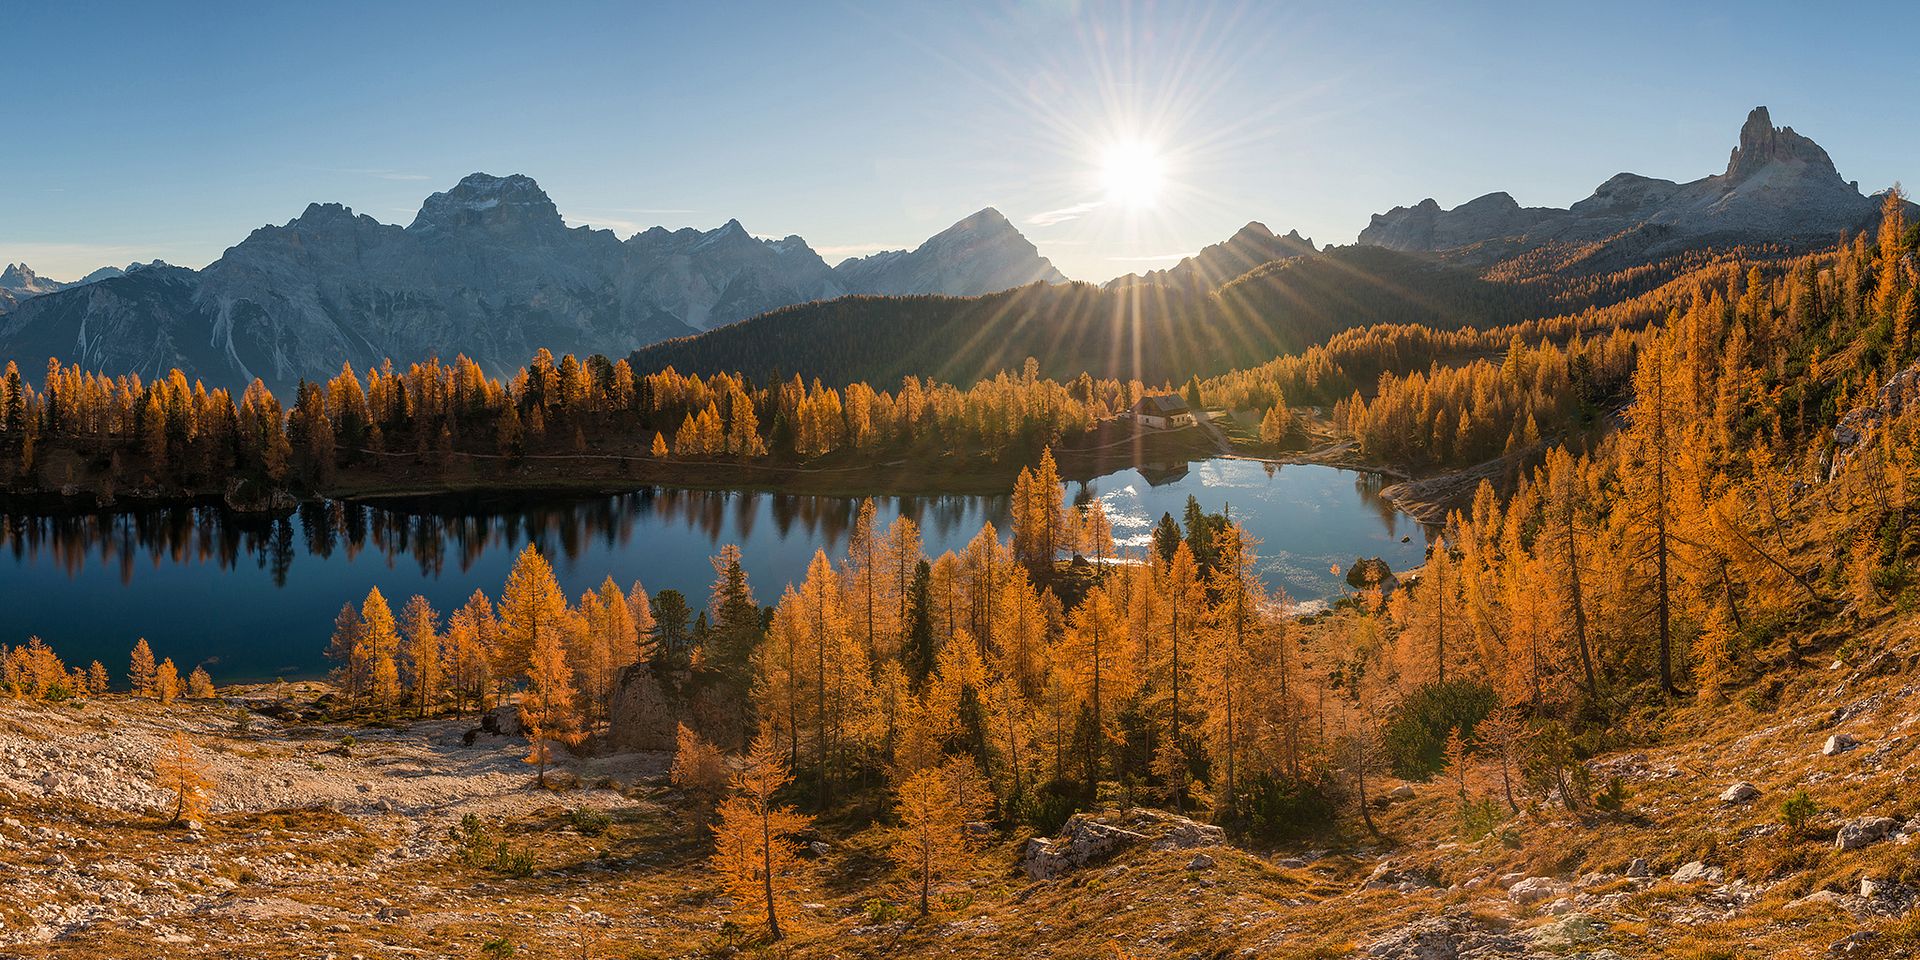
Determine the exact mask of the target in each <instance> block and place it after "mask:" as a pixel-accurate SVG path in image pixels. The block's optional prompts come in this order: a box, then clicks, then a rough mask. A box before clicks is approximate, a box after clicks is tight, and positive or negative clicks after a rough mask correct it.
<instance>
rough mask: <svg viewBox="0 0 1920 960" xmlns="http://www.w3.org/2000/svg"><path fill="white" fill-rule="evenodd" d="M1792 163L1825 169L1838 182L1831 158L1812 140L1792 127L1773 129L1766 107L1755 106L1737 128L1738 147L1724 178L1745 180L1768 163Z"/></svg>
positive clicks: (1729, 162) (1728, 164)
mask: <svg viewBox="0 0 1920 960" xmlns="http://www.w3.org/2000/svg"><path fill="white" fill-rule="evenodd" d="M1773 163H1792V164H1802V165H1805V166H1809V167H1814V168H1817V169H1821V170H1824V171H1825V172H1827V173H1830V174H1832V175H1833V177H1834V178H1835V179H1839V177H1840V174H1839V171H1837V170H1835V169H1834V166H1833V159H1832V158H1830V157H1828V156H1827V151H1826V150H1824V149H1822V148H1821V147H1820V145H1819V144H1817V143H1814V142H1813V141H1812V140H1809V139H1807V138H1806V137H1803V136H1801V135H1800V134H1798V133H1795V132H1793V128H1792V127H1776V126H1774V125H1773V118H1772V117H1771V116H1769V115H1768V114H1767V108H1766V107H1754V108H1753V112H1751V113H1749V114H1747V122H1746V123H1745V124H1743V125H1742V126H1741V127H1740V145H1739V146H1737V147H1734V148H1733V153H1732V154H1731V155H1729V156H1728V157H1727V178H1728V179H1730V180H1744V179H1746V178H1748V177H1750V176H1752V175H1753V174H1755V173H1756V172H1758V171H1760V170H1761V169H1762V168H1764V167H1766V166H1767V165H1768V164H1773Z"/></svg>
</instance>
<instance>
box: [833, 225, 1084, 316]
mask: <svg viewBox="0 0 1920 960" xmlns="http://www.w3.org/2000/svg"><path fill="white" fill-rule="evenodd" d="M833 270H834V276H835V277H837V278H838V279H839V281H840V283H841V285H842V286H843V287H845V288H846V290H847V291H848V292H849V293H874V294H911V293H941V294H947V295H949V296H974V295H977V294H982V293H994V292H996V291H1000V290H1006V289H1010V288H1013V287H1019V286H1025V285H1026V284H1029V283H1033V282H1035V281H1044V282H1047V283H1059V282H1062V281H1064V280H1065V279H1066V277H1064V276H1063V275H1061V273H1060V271H1058V270H1056V269H1054V266H1053V263H1052V262H1051V261H1049V260H1048V259H1047V258H1046V257H1043V256H1041V255H1040V251H1039V250H1038V249H1036V248H1035V247H1034V245H1033V243H1032V242H1031V241H1029V240H1028V239H1027V238H1026V236H1025V235H1023V234H1022V233H1021V232H1020V230H1019V228H1017V227H1015V226H1014V225H1013V222H1012V221H1010V220H1008V219H1007V218H1006V215H1004V214H1002V213H1001V212H1000V211H999V210H996V209H994V208H993V207H983V208H981V209H979V210H977V211H974V212H973V213H971V214H968V215H967V216H965V217H962V218H961V219H960V220H959V221H957V222H955V223H954V224H953V225H952V226H950V227H948V228H946V229H945V230H942V231H940V232H939V233H936V234H934V235H933V236H932V237H929V238H927V241H926V242H925V243H922V244H920V246H918V247H915V248H914V249H913V250H911V251H908V250H885V251H881V252H880V253H876V254H873V255H872V256H867V257H851V258H848V259H847V260H845V261H842V262H841V263H840V265H839V266H837V267H834V268H833Z"/></svg>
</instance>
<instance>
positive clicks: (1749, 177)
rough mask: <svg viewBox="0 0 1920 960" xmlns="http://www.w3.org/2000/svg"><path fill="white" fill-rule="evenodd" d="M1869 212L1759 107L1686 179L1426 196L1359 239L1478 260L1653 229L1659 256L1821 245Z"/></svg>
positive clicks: (1383, 216) (1822, 160)
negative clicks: (1447, 198)
mask: <svg viewBox="0 0 1920 960" xmlns="http://www.w3.org/2000/svg"><path fill="white" fill-rule="evenodd" d="M1876 209H1877V207H1876V203H1875V201H1874V199H1873V198H1872V197H1868V196H1865V195H1862V194H1861V193H1860V190H1859V183H1858V182H1857V181H1847V180H1843V179H1841V177H1840V174H1839V171H1838V170H1837V169H1836V168H1835V167H1834V164H1833V160H1832V158H1831V157H1829V156H1828V155H1827V152H1826V150H1825V149H1823V148H1821V147H1820V145H1819V144H1817V143H1815V142H1813V141H1812V140H1811V139H1809V138H1807V137H1805V136H1803V135H1801V134H1799V133H1797V132H1795V131H1794V129H1793V128H1792V127H1775V126H1774V125H1773V120H1772V117H1771V115H1770V114H1769V113H1768V111H1767V108H1766V107H1764V106H1760V107H1755V108H1754V109H1753V110H1752V111H1751V112H1749V113H1748V115H1747V119H1746V122H1745V123H1743V124H1742V125H1741V128H1740V136H1739V139H1738V142H1737V143H1736V145H1735V146H1734V148H1733V150H1732V152H1731V153H1730V154H1729V156H1728V159H1727V166H1726V169H1725V170H1724V171H1723V172H1721V173H1718V174H1712V175H1709V176H1706V177H1702V178H1700V179H1697V180H1692V181H1688V182H1686V183H1677V182H1675V181H1672V180H1664V179H1660V178H1658V177H1648V176H1643V175H1641V174H1636V173H1626V172H1623V173H1618V174H1615V175H1614V176H1612V177H1609V178H1608V179H1607V180H1606V181H1604V182H1603V183H1601V184H1600V186H1599V187H1597V188H1595V190H1594V192H1593V193H1592V194H1591V195H1590V196H1588V197H1586V198H1585V199H1582V200H1580V201H1577V202H1575V203H1573V204H1571V205H1569V206H1567V207H1565V208H1561V207H1522V206H1520V204H1519V203H1518V202H1516V201H1515V200H1514V198H1513V196H1512V195H1511V194H1508V193H1507V192H1505V191H1495V192H1492V193H1487V194H1483V195H1481V196H1479V197H1475V198H1474V199H1472V200H1469V201H1467V202H1466V203H1462V204H1460V205H1459V206H1456V207H1453V208H1452V209H1443V208H1441V207H1440V205H1439V204H1438V203H1437V202H1435V201H1434V200H1433V199H1432V198H1431V197H1429V198H1427V199H1425V200H1422V201H1421V202H1420V203H1418V204H1415V205H1414V206H1411V207H1394V208H1393V209H1391V210H1389V211H1387V212H1386V213H1377V214H1374V215H1373V216H1372V218H1371V220H1370V221H1369V222H1368V224H1367V226H1366V228H1365V229H1363V230H1361V231H1360V237H1359V240H1360V242H1361V243H1366V244H1373V245H1377V246H1383V247H1388V248H1390V249H1395V250H1403V251H1419V252H1427V253H1443V254H1454V255H1456V256H1458V257H1459V258H1460V259H1462V260H1463V261H1466V262H1474V263H1485V262H1490V261H1492V260H1498V259H1501V258H1503V257H1505V256H1510V255H1512V254H1514V253H1516V252H1523V251H1525V250H1530V249H1537V248H1540V247H1543V246H1546V245H1549V244H1555V243H1561V244H1593V243H1605V242H1608V241H1609V240H1611V239H1613V238H1615V237H1621V236H1625V235H1630V234H1633V233H1635V232H1636V231H1639V230H1642V229H1643V228H1647V227H1657V228H1662V233H1661V236H1660V237H1659V239H1657V240H1656V242H1654V243H1653V244H1652V245H1651V246H1650V247H1649V248H1648V249H1646V250H1645V251H1644V253H1645V254H1646V255H1648V256H1658V255H1663V254H1668V253H1675V252H1679V251H1682V250H1686V249H1694V248H1699V247H1705V246H1713V245H1740V244H1750V243H1756V242H1765V243H1776V244H1778V243H1787V244H1810V243H1829V242H1832V241H1833V240H1834V239H1835V238H1837V237H1838V236H1839V234H1840V233H1841V232H1842V231H1844V230H1850V229H1857V228H1859V227H1860V226H1861V225H1863V224H1864V223H1866V222H1868V221H1870V220H1872V218H1873V217H1874V214H1875V211H1876ZM1496 241H1501V242H1498V243H1496ZM1480 245H1486V246H1484V247H1481V246H1480ZM1476 247H1479V249H1476Z"/></svg>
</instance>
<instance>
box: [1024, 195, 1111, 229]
mask: <svg viewBox="0 0 1920 960" xmlns="http://www.w3.org/2000/svg"><path fill="white" fill-rule="evenodd" d="M1106 205H1107V202H1106V201H1105V200H1089V201H1087V202H1086V203H1076V204H1074V205H1073V206H1070V207H1061V208H1059V209H1057V210H1042V211H1040V212H1039V213H1036V214H1033V215H1031V216H1029V217H1027V225H1028V226H1033V227H1051V226H1053V225H1054V224H1059V223H1071V222H1072V221H1075V220H1078V219H1080V218H1081V217H1084V216H1086V215H1087V214H1089V213H1092V212H1094V211H1095V210H1098V209H1100V208H1101V207H1104V206H1106Z"/></svg>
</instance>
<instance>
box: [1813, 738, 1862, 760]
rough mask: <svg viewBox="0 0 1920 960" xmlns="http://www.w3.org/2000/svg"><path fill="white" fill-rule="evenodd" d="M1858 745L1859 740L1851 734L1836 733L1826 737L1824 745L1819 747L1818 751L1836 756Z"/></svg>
mask: <svg viewBox="0 0 1920 960" xmlns="http://www.w3.org/2000/svg"><path fill="white" fill-rule="evenodd" d="M1859 745H1860V741H1858V740H1856V739H1854V737H1853V735H1852V734H1850V733H1836V734H1834V735H1833V736H1831V737H1828V738H1827V742H1826V745H1825V746H1822V747H1821V748H1820V753H1821V754H1823V755H1825V756H1829V757H1837V756H1839V755H1840V754H1843V753H1846V752H1847V751H1848V750H1852V749H1853V748H1854V747H1857V746H1859Z"/></svg>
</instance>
